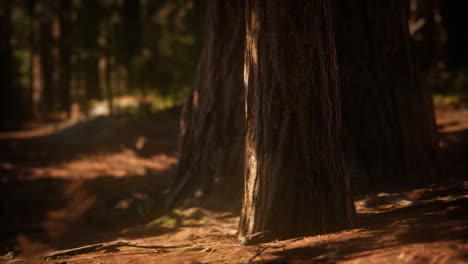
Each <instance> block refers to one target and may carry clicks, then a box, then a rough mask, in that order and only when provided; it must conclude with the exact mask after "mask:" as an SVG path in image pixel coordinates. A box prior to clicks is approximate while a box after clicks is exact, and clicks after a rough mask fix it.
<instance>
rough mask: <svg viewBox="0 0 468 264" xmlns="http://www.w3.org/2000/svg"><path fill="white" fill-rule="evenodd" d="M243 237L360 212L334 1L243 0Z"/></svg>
mask: <svg viewBox="0 0 468 264" xmlns="http://www.w3.org/2000/svg"><path fill="white" fill-rule="evenodd" d="M247 3H248V4H247V8H246V10H247V11H246V23H247V27H246V28H247V34H246V36H247V40H246V43H247V44H246V53H245V54H246V55H245V73H244V78H245V79H244V81H245V83H246V87H247V89H246V117H247V120H246V126H247V135H246V163H245V166H246V169H245V181H246V185H245V194H244V204H243V209H242V213H241V219H240V227H239V238H240V239H241V241H242V242H243V243H255V242H261V241H265V240H271V239H277V238H288V237H294V236H303V235H312V234H320V233H326V232H331V231H334V230H338V229H341V228H345V227H346V226H348V225H349V224H351V223H352V222H353V221H354V205H353V203H352V198H351V193H350V189H349V182H348V180H349V179H348V170H347V167H346V163H345V160H344V155H343V150H342V142H341V109H340V94H339V82H338V67H337V62H336V56H335V46H334V45H335V44H334V36H333V27H332V23H331V21H332V19H331V16H332V10H331V6H330V5H331V4H330V1H329V0H317V1H260V0H258V1H256V0H249V1H247Z"/></svg>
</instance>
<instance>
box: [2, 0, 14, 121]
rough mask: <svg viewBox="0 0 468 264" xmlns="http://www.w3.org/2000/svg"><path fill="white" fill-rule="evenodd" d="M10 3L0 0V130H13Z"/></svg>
mask: <svg viewBox="0 0 468 264" xmlns="http://www.w3.org/2000/svg"><path fill="white" fill-rule="evenodd" d="M11 26H12V25H11V1H9V0H0V60H1V63H0V130H5V129H11V128H13V127H12V126H13V123H12V122H13V121H14V116H13V114H12V113H15V110H16V109H13V107H15V106H16V105H15V104H14V102H13V100H12V97H13V96H14V95H15V90H14V83H13V70H12V67H13V51H12V46H11V29H12V28H11Z"/></svg>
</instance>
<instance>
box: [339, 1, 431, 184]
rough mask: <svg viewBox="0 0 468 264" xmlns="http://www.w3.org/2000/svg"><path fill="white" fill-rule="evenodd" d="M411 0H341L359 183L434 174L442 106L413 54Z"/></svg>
mask: <svg viewBox="0 0 468 264" xmlns="http://www.w3.org/2000/svg"><path fill="white" fill-rule="evenodd" d="M406 8H407V3H406V1H403V0H401V1H393V0H384V1H372V0H365V1H353V0H344V1H336V2H335V10H336V16H335V17H336V24H335V26H336V27H335V29H336V35H335V36H336V46H337V53H338V62H339V67H340V77H341V89H342V99H343V100H342V103H343V120H344V124H345V141H346V143H347V144H346V146H347V148H346V149H347V151H346V152H347V158H348V160H349V161H350V163H351V171H352V180H351V182H352V185H353V188H355V190H357V191H359V190H365V189H369V188H371V189H372V190H378V189H386V188H388V187H391V186H396V185H406V184H417V183H422V182H425V181H427V180H430V179H432V178H433V177H434V176H435V175H436V172H437V169H436V164H437V162H436V160H437V159H436V140H435V132H434V131H435V130H434V114H433V106H432V100H431V97H430V93H429V91H427V90H425V88H424V87H423V86H422V85H420V82H419V81H418V76H417V75H418V73H417V71H416V68H415V66H414V63H413V61H412V58H411V54H410V41H409V33H408V18H407V10H406Z"/></svg>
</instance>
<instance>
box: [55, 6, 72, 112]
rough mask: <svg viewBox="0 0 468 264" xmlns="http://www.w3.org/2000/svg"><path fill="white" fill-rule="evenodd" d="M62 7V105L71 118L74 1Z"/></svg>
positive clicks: (62, 108)
mask: <svg viewBox="0 0 468 264" xmlns="http://www.w3.org/2000/svg"><path fill="white" fill-rule="evenodd" d="M58 5H59V7H60V9H59V10H60V12H59V14H60V72H61V75H60V103H61V110H63V111H66V113H67V116H68V118H70V116H71V104H72V102H71V68H72V67H71V66H72V65H71V56H72V44H73V43H72V42H73V40H72V34H73V32H72V1H71V0H62V1H59V3H58Z"/></svg>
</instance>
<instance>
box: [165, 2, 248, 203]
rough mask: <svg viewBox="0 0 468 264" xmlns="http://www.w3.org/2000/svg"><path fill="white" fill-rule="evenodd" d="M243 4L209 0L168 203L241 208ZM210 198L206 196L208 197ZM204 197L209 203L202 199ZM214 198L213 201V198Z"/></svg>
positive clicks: (243, 131)
mask: <svg viewBox="0 0 468 264" xmlns="http://www.w3.org/2000/svg"><path fill="white" fill-rule="evenodd" d="M244 12H245V11H244V3H243V1H237V0H229V1H216V0H213V1H208V2H207V20H206V26H205V28H206V32H205V43H204V47H203V50H202V54H201V57H200V61H199V65H198V72H197V79H196V81H195V86H194V89H193V91H192V93H191V95H190V97H189V100H188V101H187V103H186V105H185V107H184V110H183V113H182V118H181V123H180V128H181V135H180V148H179V151H180V157H179V168H178V172H177V175H176V179H175V182H174V184H173V186H172V189H171V192H170V194H169V197H168V203H169V205H173V204H174V203H179V204H180V205H182V204H183V203H184V201H188V200H190V201H192V202H193V201H199V202H201V201H203V202H204V203H205V205H210V204H211V205H213V206H218V205H220V204H219V202H220V200H221V199H219V195H220V194H221V195H223V196H222V197H223V198H225V196H227V197H229V199H222V200H223V201H224V202H227V203H230V204H228V206H233V207H237V208H239V207H240V201H241V200H242V198H241V197H242V183H243V177H242V175H243V163H244V134H245V128H244V127H245V125H244V123H245V121H244V120H245V118H244V105H243V100H244V91H243V89H244V88H243V83H242V70H243V56H244V32H245V27H244ZM208 194H209V195H208ZM207 196H209V197H213V198H214V199H204V198H206V197H207ZM216 198H218V199H216Z"/></svg>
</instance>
